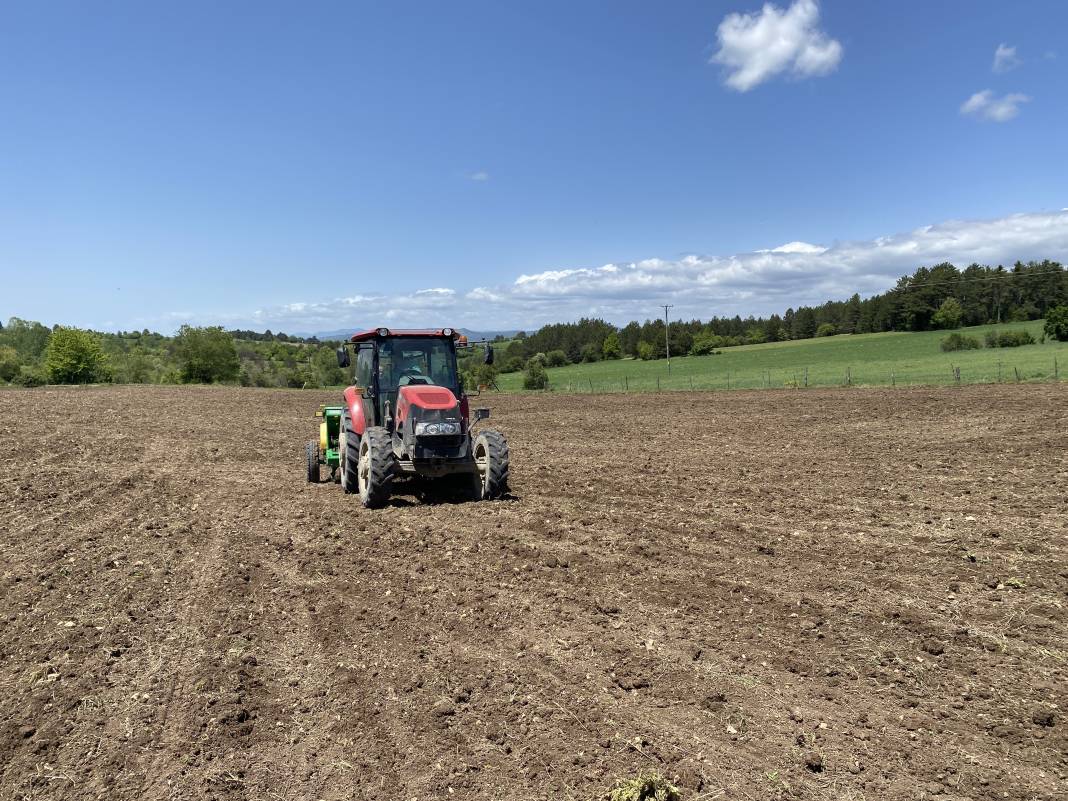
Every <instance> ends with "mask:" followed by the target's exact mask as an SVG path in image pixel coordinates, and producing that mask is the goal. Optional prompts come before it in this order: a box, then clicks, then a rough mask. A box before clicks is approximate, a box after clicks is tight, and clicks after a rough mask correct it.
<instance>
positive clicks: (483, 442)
mask: <svg viewBox="0 0 1068 801" xmlns="http://www.w3.org/2000/svg"><path fill="white" fill-rule="evenodd" d="M471 453H472V455H473V456H474V457H475V464H476V465H477V466H478V484H477V485H476V486H477V489H478V497H479V498H480V500H483V501H495V500H497V499H498V498H502V497H504V496H505V495H507V494H508V441H507V440H506V439H505V438H504V434H502V433H501V432H500V431H494V430H493V429H487V430H486V431H482V432H481V433H479V435H478V436H477V437H475V442H474V445H473V446H472V448H471Z"/></svg>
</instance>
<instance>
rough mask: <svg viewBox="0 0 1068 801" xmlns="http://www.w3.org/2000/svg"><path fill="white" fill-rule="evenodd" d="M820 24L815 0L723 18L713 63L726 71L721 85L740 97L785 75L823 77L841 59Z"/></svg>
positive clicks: (834, 42)
mask: <svg viewBox="0 0 1068 801" xmlns="http://www.w3.org/2000/svg"><path fill="white" fill-rule="evenodd" d="M819 20H820V8H819V4H818V3H817V2H816V0H795V2H794V3H793V4H792V5H791V6H790V7H789V8H788V9H786V10H785V11H784V10H783V9H781V8H779V7H778V6H776V5H773V4H771V3H765V4H764V7H763V8H762V9H761V10H760V11H759V12H753V13H751V14H740V13H733V14H728V15H727V16H726V17H724V18H723V21H722V22H721V23H720V24H719V28H718V30H717V31H716V38H717V39H718V41H719V50H718V51H717V52H716V54H715V55H714V56H713V57H712V61H713V62H715V63H717V64H723V65H724V66H725V67H727V69H728V71H729V74H728V75H727V78H726V84H727V86H729V87H730V88H732V89H736V90H737V91H739V92H748V91H749V90H750V89H752V88H754V87H755V86H758V85H759V84H761V83H763V82H764V81H766V80H768V79H769V78H772V77H774V76H775V75H778V74H779V73H781V72H786V71H790V72H791V73H792V74H794V75H796V76H798V77H802V78H807V77H811V76H814V75H826V74H828V73H830V72H833V71H834V69H835V68H836V67H837V66H838V62H839V61H841V60H842V45H841V43H839V42H838V41H837V40H835V39H831V38H830V37H828V36H827V34H826V33H824V32H823V31H821V30H820V29H819V27H818V26H819Z"/></svg>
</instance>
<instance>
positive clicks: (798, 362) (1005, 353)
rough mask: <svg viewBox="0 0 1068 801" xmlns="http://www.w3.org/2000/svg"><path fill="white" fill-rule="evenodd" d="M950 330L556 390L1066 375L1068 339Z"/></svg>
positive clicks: (702, 360) (582, 367)
mask: <svg viewBox="0 0 1068 801" xmlns="http://www.w3.org/2000/svg"><path fill="white" fill-rule="evenodd" d="M1042 327H1043V322H1042V321H1041V320H1035V321H1031V322H1027V323H1005V324H1002V325H1000V326H996V325H985V326H975V327H973V328H962V329H959V331H960V333H962V334H966V335H968V336H973V337H975V338H976V339H978V340H979V342H980V344H982V342H983V336H984V335H985V334H986V332H987V331H992V330H1002V331H1007V330H1019V329H1024V330H1027V331H1030V332H1031V334H1032V335H1033V336H1034V337H1035V340H1036V343H1037V341H1038V340H1039V339H1040V337H1041V336H1042ZM946 333H947V332H945V331H926V332H921V333H896V332H895V333H884V334H856V335H848V334H846V335H840V336H834V337H823V338H819V339H801V340H795V341H791V342H771V343H767V344H763V345H744V346H741V347H737V348H724V349H723V351H722V352H721V353H720V354H718V355H713V356H683V357H677V358H673V359H672V360H671V373H670V375H669V374H668V369H667V363H666V362H665V361H664V360H662V359H661V360H658V361H648V362H643V361H637V360H634V359H620V360H618V361H608V362H595V363H593V364H574V365H569V366H567V367H558V368H554V369H551V370H549V381H550V385H551V388H552V389H553V390H554V391H557V392H591V391H592V392H621V391H625V390H626V391H631V392H633V391H649V390H656V389H657V388H658V384H657V381H658V380H659V388H660V389H665V390H668V389H675V390H688V389H691V388H692V389H728V388H729V389H755V388H761V387H792V386H805V385H806V372H807V385H808V386H822V387H827V386H842V385H845V384H846V383H847V382H849V383H852V384H853V385H854V386H884V385H886V386H889V385H890V384H896V385H897V386H908V385H921V384H953V383H955V382H956V378H955V375H954V373H953V369H954V368H956V367H959V368H960V381H961V383H967V384H975V383H990V382H996V381H999V380H1000V381H1016V380H1017V373H1018V374H1019V380H1021V381H1039V380H1053V378H1054V361H1055V360H1056V363H1057V371H1058V373H1059V378H1060V380H1062V381H1063V380H1064V379H1065V374H1066V372H1068V342H1056V341H1053V340H1048V341H1047V342H1046V343H1044V344H1034V345H1025V346H1023V347H1019V348H985V347H982V348H979V349H978V350H967V351H956V352H952V353H943V352H942V350H941V348H940V347H939V343H940V342H941V341H942V339H943V338H944V337H945V336H946ZM498 384H499V386H500V388H501V390H502V391H505V392H518V391H522V388H523V374H522V373H507V374H504V375H502V376H500V378H499V379H498Z"/></svg>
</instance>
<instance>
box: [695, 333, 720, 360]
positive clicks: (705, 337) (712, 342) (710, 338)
mask: <svg viewBox="0 0 1068 801" xmlns="http://www.w3.org/2000/svg"><path fill="white" fill-rule="evenodd" d="M725 344H726V340H725V339H724V338H723V337H721V336H719V335H718V334H698V335H697V336H695V337H694V338H693V344H692V345H691V346H690V355H691V356H708V355H709V354H711V353H715V352H716V351H717V350H718V349H719V348H722V347H723V346H724V345H725Z"/></svg>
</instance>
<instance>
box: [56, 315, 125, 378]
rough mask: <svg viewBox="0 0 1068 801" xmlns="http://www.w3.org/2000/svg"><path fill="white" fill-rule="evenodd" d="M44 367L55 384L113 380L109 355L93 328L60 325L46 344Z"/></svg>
mask: <svg viewBox="0 0 1068 801" xmlns="http://www.w3.org/2000/svg"><path fill="white" fill-rule="evenodd" d="M45 369H47V370H48V375H49V378H50V379H51V381H52V383H54V384H94V383H97V382H100V381H110V380H111V370H110V369H109V367H108V363H107V356H106V355H105V353H104V348H103V347H102V346H101V345H100V339H99V337H97V335H96V334H94V333H93V332H92V331H83V330H81V329H80V328H57V329H56V330H55V331H53V332H52V336H51V337H50V338H49V340H48V347H46V348H45Z"/></svg>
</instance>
